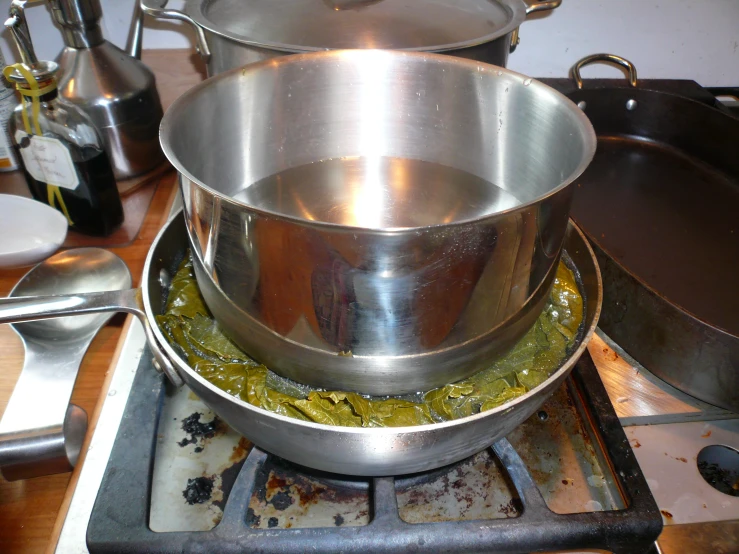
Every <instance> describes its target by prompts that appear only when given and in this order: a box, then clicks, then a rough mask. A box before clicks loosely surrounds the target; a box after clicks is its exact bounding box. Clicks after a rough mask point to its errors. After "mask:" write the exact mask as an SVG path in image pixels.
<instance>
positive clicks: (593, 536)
mask: <svg viewBox="0 0 739 554" xmlns="http://www.w3.org/2000/svg"><path fill="white" fill-rule="evenodd" d="M163 379H164V378H163V377H162V375H161V374H159V373H157V372H156V370H154V368H153V367H152V365H151V363H150V355H148V351H147V352H145V354H144V356H143V357H142V361H141V363H140V365H139V368H138V370H137V374H136V377H135V380H134V383H133V388H132V391H131V395H130V397H129V399H128V403H127V405H126V410H125V412H124V415H123V419H122V422H121V426H120V428H119V431H118V435H117V437H116V441H115V444H114V446H113V450H112V453H111V456H110V460H109V462H108V467H107V469H106V472H105V476H104V478H103V481H102V484H101V486H100V490H99V492H98V496H97V500H96V502H95V506H94V508H93V512H92V516H91V519H90V523H89V526H88V531H87V544H88V548H89V550H90V553H91V554H111V553H117V554H128V553H131V554H133V553H136V554H139V553H144V552H146V553H152V554H171V553H172V554H173V553H210V552H219V553H223V554H228V553H237V552H239V553H241V552H260V553H275V554H278V553H288V552H290V553H294V552H306V551H313V552H322V553H331V552H344V553H352V552H362V553H367V552H383V553H396V552H411V551H412V552H448V553H471V552H497V553H511V554H513V553H523V552H533V551H541V550H546V551H553V550H567V549H577V548H598V549H604V550H608V551H611V552H614V553H617V554H626V553H643V552H655V551H656V550H654V541H655V539H656V538H657V536H658V535H659V533H660V532H661V529H662V518H661V516H660V513H659V511H658V508H657V505H656V503H655V501H654V498H653V497H652V495H651V493H650V491H649V487H648V486H647V483H646V480H645V478H644V476H643V474H642V472H641V470H640V468H639V466H638V464H637V462H636V458H635V457H634V453H633V452H632V450H631V447H630V446H629V443H628V440H627V438H626V435H625V434H624V432H623V429H622V427H621V425H620V423H619V421H618V418H617V416H616V414H615V412H614V410H613V406H612V405H611V403H610V401H609V399H608V395H607V393H606V390H605V388H604V387H603V384H602V382H601V380H600V377H599V376H598V372H597V370H596V368H595V366H594V364H593V362H592V359H591V358H590V356H589V355H588V354H587V353H586V354H585V355H584V356H583V357H582V358H581V359H580V361H579V362H578V363H577V365H576V367H575V369H574V371H573V372H572V376H571V377H570V379H572V380H573V383H572V384H573V385H574V388H575V390H577V391H579V395H580V397H581V400H582V404H583V406H584V407H585V409H586V411H587V413H588V417H589V418H591V423H592V425H593V428H594V429H598V430H599V431H598V435H599V440H600V441H601V442H602V448H603V451H604V453H605V454H606V455H607V458H608V464H609V465H610V466H611V468H612V470H613V474H614V477H615V479H616V481H617V483H618V486H619V489H620V490H621V492H622V495H623V497H624V499H625V503H626V505H627V506H628V507H627V508H626V509H623V510H614V511H602V512H590V513H576V514H557V513H554V512H552V511H550V510H549V508H548V507H547V505H546V503H545V501H544V499H543V498H542V495H541V493H540V492H539V489H538V488H537V487H536V484H535V483H534V481H533V479H532V477H531V474H530V473H529V471H528V470H527V468H526V466H525V465H524V463H523V461H522V460H521V458H520V457H519V455H518V454H517V453H516V451H515V450H514V448H513V447H512V446H511V444H510V443H509V442H508V441H507V440H506V439H502V440H500V441H498V442H497V443H495V444H494V445H493V446H492V447H491V448H492V451H493V452H494V453H495V455H496V456H497V457H498V459H499V460H500V462H501V464H502V466H503V467H504V468H505V471H506V472H507V473H508V476H509V477H510V480H511V481H512V483H513V486H514V487H515V489H516V491H517V493H518V498H519V501H520V504H521V507H520V509H522V513H521V514H520V515H519V516H518V517H516V518H512V519H491V520H474V521H448V522H433V523H416V524H411V523H406V522H404V521H403V520H401V518H400V516H399V514H398V505H397V496H396V490H395V478H393V477H382V478H375V479H371V480H370V489H371V491H370V492H371V498H372V503H371V509H372V514H371V520H370V522H369V524H368V525H365V526H359V527H321V528H308V529H255V528H252V527H251V526H250V525H249V522H248V515H247V512H248V508H249V500H250V498H251V496H252V492H253V491H254V488H255V483H256V481H257V480H258V479H259V476H260V472H261V473H263V470H264V467H265V465H266V464H269V463H270V457H271V456H270V455H269V454H267V453H265V452H263V451H261V450H259V449H257V448H254V449H253V450H252V451H251V453H250V454H249V456H248V457H247V459H246V461H245V462H244V465H243V467H242V469H241V470H240V472H239V475H238V477H237V478H236V481H235V482H234V485H233V488H232V489H231V492H230V494H229V495H228V498H227V499H226V504H225V507H224V511H223V519H222V520H221V521H220V523H219V524H218V526H217V527H215V528H214V529H212V530H211V531H197V532H167V533H157V532H154V531H152V530H151V529H150V528H149V526H148V521H149V506H150V501H149V499H150V495H151V487H152V484H151V483H152V468H153V464H154V453H155V446H156V438H157V426H158V420H159V414H160V410H161V406H162V400H163V396H164V380H163ZM334 478H336V476H334ZM339 479H340V477H339Z"/></svg>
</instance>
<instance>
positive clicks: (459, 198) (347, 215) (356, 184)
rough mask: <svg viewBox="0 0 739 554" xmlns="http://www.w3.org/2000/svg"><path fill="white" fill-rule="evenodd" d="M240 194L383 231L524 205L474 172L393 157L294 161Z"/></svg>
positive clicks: (253, 201)
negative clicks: (290, 166)
mask: <svg viewBox="0 0 739 554" xmlns="http://www.w3.org/2000/svg"><path fill="white" fill-rule="evenodd" d="M234 198H236V199H237V200H240V201H242V202H245V203H247V204H249V205H251V206H254V207H256V208H260V209H264V210H268V211H272V212H277V213H280V214H284V215H289V216H293V217H299V218H302V219H307V220H310V221H322V222H326V223H336V224H341V225H350V226H354V227H368V228H377V229H393V228H403V227H422V226H426V225H439V224H444V223H453V222H457V221H464V220H469V219H473V218H477V217H480V216H484V215H487V214H492V213H495V212H499V211H502V210H507V209H510V208H513V207H515V206H518V205H519V204H520V203H521V202H520V201H519V200H518V199H517V198H516V197H515V196H513V195H512V194H511V193H510V192H507V191H505V190H503V189H502V188H500V187H498V186H496V185H494V184H493V183H491V182H489V181H486V180H484V179H481V178H480V177H476V176H475V175H472V174H470V173H467V172H466V171H461V170H459V169H455V168H452V167H448V166H445V165H441V164H437V163H431V162H424V161H420V160H411V159H405V158H391V157H377V158H367V157H348V158H335V159H330V160H325V161H321V162H315V163H311V164H306V165H302V166H298V167H294V168H291V169H288V170H285V171H282V172H280V173H277V174H275V175H271V176H269V177H267V178H265V179H262V180H261V181H257V182H256V183H253V184H251V185H249V186H248V187H246V188H244V189H243V190H242V191H240V192H239V193H237V194H236V195H234Z"/></svg>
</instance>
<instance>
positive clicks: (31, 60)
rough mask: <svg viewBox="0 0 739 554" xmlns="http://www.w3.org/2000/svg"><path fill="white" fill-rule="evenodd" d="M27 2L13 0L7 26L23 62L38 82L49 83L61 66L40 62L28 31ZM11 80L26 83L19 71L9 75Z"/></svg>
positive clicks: (6, 22)
mask: <svg viewBox="0 0 739 554" xmlns="http://www.w3.org/2000/svg"><path fill="white" fill-rule="evenodd" d="M25 6H26V0H13V1H12V2H11V3H10V10H9V15H10V17H8V19H7V20H6V21H5V26H6V27H7V28H8V29H10V31H11V33H12V34H13V38H14V39H15V44H16V45H17V46H18V51H19V52H20V54H21V61H22V62H23V64H24V65H25V66H26V68H27V69H28V70H29V71H30V72H31V74H32V75H33V77H34V79H36V81H48V80H49V79H51V78H53V77H54V74H55V73H56V71H57V69H59V66H58V65H57V64H56V63H55V62H50V61H39V59H38V58H37V57H36V52H35V51H34V49H33V42H32V41H31V33H30V31H29V30H28V23H27V22H26V14H25V11H24V9H25ZM9 79H10V80H12V81H14V82H16V83H25V82H26V78H25V77H24V76H23V75H22V74H21V72H20V71H18V70H17V69H16V70H15V71H13V73H11V74H10V75H9Z"/></svg>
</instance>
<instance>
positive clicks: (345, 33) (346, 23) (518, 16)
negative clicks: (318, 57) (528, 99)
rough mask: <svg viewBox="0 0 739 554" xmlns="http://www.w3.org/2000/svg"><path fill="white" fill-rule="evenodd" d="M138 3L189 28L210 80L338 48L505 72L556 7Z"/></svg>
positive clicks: (555, 1)
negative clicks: (539, 19) (525, 38)
mask: <svg viewBox="0 0 739 554" xmlns="http://www.w3.org/2000/svg"><path fill="white" fill-rule="evenodd" d="M166 4H167V0H141V6H142V8H143V9H144V11H145V12H146V13H148V14H149V15H152V16H154V17H159V18H165V19H178V20H182V21H187V22H188V23H190V24H191V25H193V26H194V28H195V29H196V36H197V48H198V50H199V51H200V52H201V54H203V55H204V58H205V61H206V62H207V64H208V74H209V75H211V76H212V75H218V74H219V73H222V72H224V71H227V70H229V69H233V68H236V67H241V66H243V65H246V64H248V63H253V62H257V61H262V60H265V59H269V58H271V57H274V56H279V55H284V54H292V53H304V52H314V51H322V50H335V49H343V48H365V49H378V48H383V49H393V50H408V51H424V52H444V53H447V54H453V55H456V56H461V57H465V58H470V59H475V60H479V61H484V62H487V63H492V64H495V65H500V66H505V65H506V61H507V58H508V53H509V51H512V50H511V44H512V43H511V38H512V36H513V35H514V33H515V36H516V40H517V37H518V34H517V30H518V26H519V25H520V24H521V23H523V21H524V20H525V19H526V16H527V15H528V14H529V13H534V12H538V11H543V10H551V9H554V8H556V7H557V6H559V5H560V4H561V0H550V1H547V2H536V1H526V2H525V1H524V0H453V1H449V0H427V1H425V2H424V3H423V5H422V6H421V5H419V4H414V3H409V2H405V1H402V0H292V1H291V2H273V1H271V0H248V1H246V2H244V1H242V0H209V1H205V0H187V2H186V3H185V7H184V11H179V10H173V9H164V7H165V5H166Z"/></svg>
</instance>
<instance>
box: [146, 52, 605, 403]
mask: <svg viewBox="0 0 739 554" xmlns="http://www.w3.org/2000/svg"><path fill="white" fill-rule="evenodd" d="M161 141H162V146H163V149H164V152H165V154H166V155H167V157H168V158H169V160H170V161H171V162H172V164H173V165H174V166H175V167H176V168H177V170H178V171H179V172H180V176H181V190H182V195H183V199H184V205H185V208H184V211H185V219H186V221H187V229H188V235H189V240H190V244H191V246H192V250H193V253H194V258H195V272H196V276H197V279H198V283H199V285H200V288H201V290H202V292H203V296H204V298H205V300H206V302H207V304H208V306H209V307H210V309H211V311H212V312H213V314H214V316H215V317H216V319H217V320H218V322H219V323H220V324H221V326H222V327H223V328H224V330H225V331H226V332H227V333H228V334H229V335H230V336H231V337H232V338H233V340H234V341H235V342H236V343H238V344H239V345H240V346H241V347H242V348H243V349H244V350H246V351H248V352H250V353H251V354H252V355H253V356H254V357H255V358H256V359H257V360H259V361H261V362H263V363H265V364H266V365H268V366H269V367H270V368H272V369H273V370H274V371H276V372H278V373H280V374H282V375H284V376H286V377H289V378H291V379H294V380H296V381H300V382H303V383H307V384H310V385H314V386H317V387H326V388H331V389H344V390H356V391H360V392H363V393H369V394H375V395H382V394H391V393H392V394H401V393H405V392H412V391H417V390H427V389H430V388H434V387H436V386H440V385H443V384H446V383H449V382H452V381H455V380H458V379H461V378H464V377H466V376H468V375H471V374H472V373H474V372H475V371H477V370H479V369H481V368H482V367H483V366H485V365H486V363H488V362H489V361H490V360H491V359H492V358H494V357H495V356H497V355H500V354H501V353H502V352H503V351H505V350H506V349H507V348H509V347H510V346H511V345H512V344H513V343H514V342H515V341H516V340H517V339H519V338H520V337H521V336H522V335H523V333H524V332H525V331H526V330H527V329H528V328H529V327H530V326H531V325H532V324H533V322H534V320H535V319H536V317H537V316H538V315H539V313H540V312H541V310H542V309H543V306H544V303H545V301H546V299H547V295H548V293H549V289H550V285H551V283H552V280H553V278H554V273H555V270H556V265H557V262H558V260H559V256H560V252H561V248H562V241H563V239H564V235H565V230H566V228H567V219H568V214H569V207H570V198H571V193H572V190H571V187H570V185H571V183H572V182H573V181H574V180H575V179H576V178H577V177H578V176H579V175H580V174H581V173H582V172H583V170H584V169H585V167H586V166H587V165H588V163H589V162H590V160H591V158H592V156H593V153H594V150H595V144H596V141H595V134H594V132H593V129H592V126H591V125H590V123H589V121H588V119H587V118H586V117H585V116H584V115H583V114H582V113H581V111H580V110H579V109H578V108H577V106H575V105H574V104H573V103H572V102H570V101H569V100H568V99H567V98H565V97H564V96H562V95H560V94H559V93H557V92H556V91H554V90H553V89H551V88H549V87H547V86H545V85H543V84H542V83H539V82H536V81H532V80H531V79H529V78H527V77H524V76H522V75H519V74H517V73H514V72H512V71H508V70H505V69H502V68H499V67H495V66H491V65H486V64H481V63H478V62H474V61H469V60H464V59H457V58H452V57H448V56H441V55H434V54H422V53H408V52H397V51H381V50H347V51H330V52H321V53H311V54H304V55H297V56H286V57H280V58H275V59H272V60H268V61H266V62H261V63H257V64H252V65H249V66H247V67H244V68H243V69H237V70H234V71H231V72H228V73H224V74H222V75H219V76H217V77H214V78H212V79H209V80H207V81H205V82H204V83H202V84H200V85H198V86H196V87H194V88H193V89H191V90H190V91H189V92H187V93H185V94H184V95H183V96H181V97H180V98H179V99H178V100H177V101H176V102H175V103H174V104H173V106H172V107H171V108H170V109H169V111H168V112H167V113H166V114H165V117H164V119H163V121H162V128H161ZM322 160H340V161H333V162H328V163H324V164H314V165H312V166H311V165H307V164H312V163H314V162H319V161H322ZM296 168H297V169H296ZM286 170H292V171H286ZM275 174H280V175H279V176H278V177H277V178H272V179H268V180H266V181H264V179H267V178H269V177H270V176H272V175H275ZM452 177H453V179H452Z"/></svg>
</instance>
